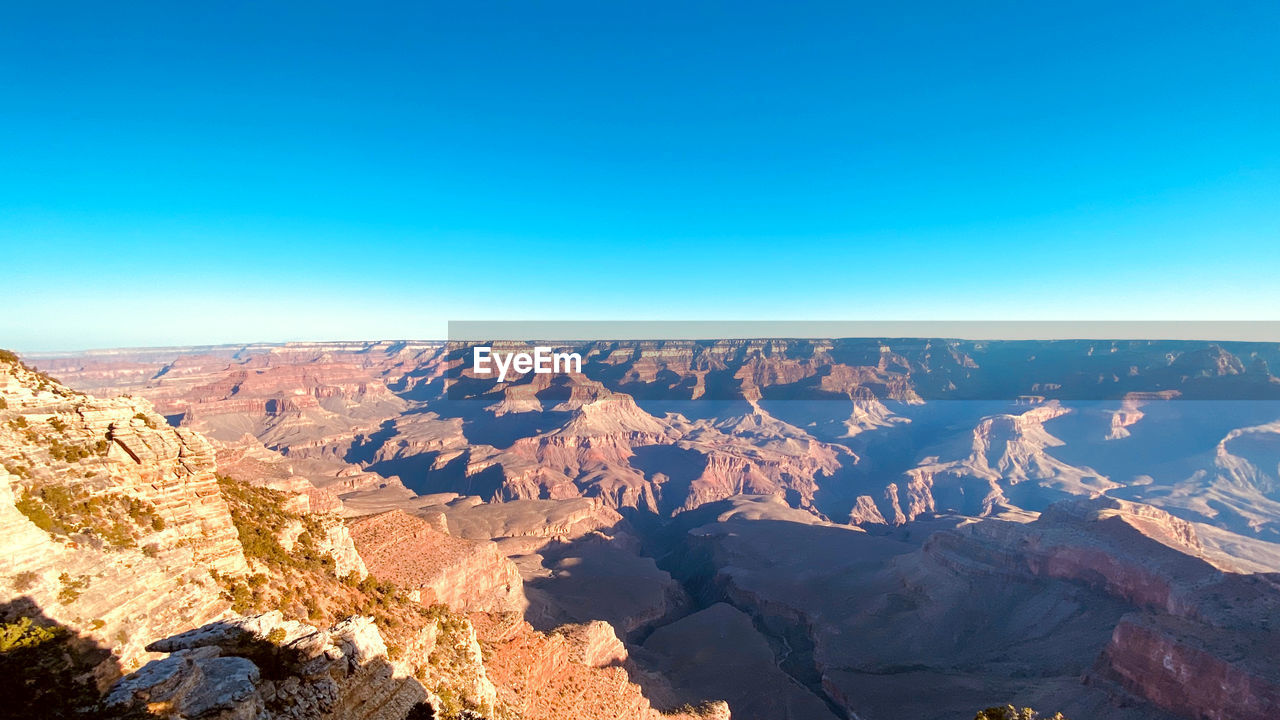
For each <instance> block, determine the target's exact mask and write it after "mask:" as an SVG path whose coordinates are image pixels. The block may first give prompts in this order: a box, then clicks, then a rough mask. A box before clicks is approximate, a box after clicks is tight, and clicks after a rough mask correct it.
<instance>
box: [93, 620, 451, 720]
mask: <svg viewBox="0 0 1280 720" xmlns="http://www.w3.org/2000/svg"><path fill="white" fill-rule="evenodd" d="M151 649H152V650H155V651H157V652H165V653H169V655H168V656H167V657H165V658H163V659H160V660H155V661H152V662H151V663H148V664H147V665H146V666H145V667H143V668H142V669H140V670H138V671H137V672H135V673H133V674H131V675H129V676H127V677H125V678H123V679H121V680H120V681H119V682H118V683H116V685H115V686H114V687H113V688H112V690H111V692H110V693H109V694H108V696H107V702H108V704H109V705H111V706H115V707H140V708H146V709H149V710H150V711H151V712H152V714H154V715H157V716H159V717H166V718H174V719H175V720H176V719H178V718H182V719H184V720H185V719H187V718H191V719H194V718H218V719H219V720H232V719H240V718H244V719H245V720H249V719H252V720H269V719H270V720H275V719H277V718H279V719H281V720H283V719H286V718H287V719H289V720H304V719H305V720H311V719H315V718H333V719H334V720H338V719H346V718H351V719H355V720H402V719H403V718H404V717H405V716H406V715H407V714H408V713H409V711H410V710H411V709H412V708H414V707H415V706H417V705H419V704H434V706H435V707H439V700H438V698H435V699H433V698H431V697H430V693H428V691H427V690H426V688H424V687H423V686H422V684H421V683H420V682H419V681H418V680H417V679H416V678H414V677H413V675H412V674H411V673H410V672H409V668H407V667H405V666H403V665H399V664H397V663H395V662H393V661H391V660H390V659H389V658H388V656H387V646H386V643H384V642H383V639H382V636H381V634H380V633H379V632H378V629H377V627H376V626H375V625H374V624H373V619H372V618H369V617H353V618H350V619H348V620H345V621H343V622H341V623H339V624H337V625H335V626H334V627H332V628H329V629H328V630H319V629H317V628H314V627H312V626H310V625H306V624H304V623H299V622H293V621H285V620H284V619H283V618H282V617H281V615H280V613H278V612H273V613H267V614H265V615H257V616H252V617H245V618H237V619H234V620H228V621H224V622H219V623H214V624H211V625H207V626H204V627H201V628H197V629H195V630H192V631H189V632H186V633H182V634H180V635H176V636H174V637H170V638H166V639H163V640H158V641H156V642H154V643H152V645H151Z"/></svg>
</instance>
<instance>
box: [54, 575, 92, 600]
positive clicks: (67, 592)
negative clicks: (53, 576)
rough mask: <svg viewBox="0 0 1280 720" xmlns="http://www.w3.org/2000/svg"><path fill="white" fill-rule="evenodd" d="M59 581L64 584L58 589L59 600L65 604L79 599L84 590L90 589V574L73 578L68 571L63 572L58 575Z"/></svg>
mask: <svg viewBox="0 0 1280 720" xmlns="http://www.w3.org/2000/svg"><path fill="white" fill-rule="evenodd" d="M58 582H59V583H61V584H62V588H61V589H59V590H58V602H60V603H62V604H63V605H70V604H71V603H73V602H75V601H76V600H79V599H80V596H81V595H82V594H84V591H85V590H88V589H89V576H88V575H80V576H77V577H74V578H73V577H71V575H70V574H68V573H62V574H61V575H59V576H58Z"/></svg>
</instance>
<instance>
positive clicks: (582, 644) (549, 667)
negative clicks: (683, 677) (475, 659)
mask: <svg viewBox="0 0 1280 720" xmlns="http://www.w3.org/2000/svg"><path fill="white" fill-rule="evenodd" d="M473 621H475V622H476V623H477V632H478V633H479V635H480V638H481V640H482V641H483V642H484V644H485V646H486V647H487V648H489V660H488V662H487V663H486V665H487V667H488V668H489V672H490V676H491V677H492V678H493V681H494V684H495V685H496V686H497V687H498V695H499V698H500V699H501V700H502V701H503V702H504V703H505V704H506V706H507V707H509V708H511V709H512V710H513V711H514V712H515V713H517V714H518V716H519V717H521V718H523V720H562V719H563V718H582V719H583V720H588V719H590V720H695V718H717V719H727V718H728V717H729V709H728V707H727V706H725V705H724V703H715V704H711V705H708V706H706V707H704V708H702V709H699V710H691V711H688V712H684V711H673V712H671V713H669V714H665V713H659V712H658V710H656V709H654V707H653V706H652V705H651V704H650V701H649V699H648V698H647V697H646V696H645V694H644V692H643V691H642V690H641V688H640V686H639V685H636V684H635V683H633V682H632V681H631V679H630V677H629V675H628V672H627V670H626V669H625V668H623V667H621V666H619V665H618V664H614V663H612V662H611V663H610V664H607V665H605V666H601V665H600V663H601V662H603V661H605V660H611V657H610V656H612V655H615V654H616V653H617V650H616V647H615V646H613V645H612V643H611V642H609V641H608V635H611V634H612V633H611V632H609V633H606V632H604V628H601V627H599V625H596V624H594V623H593V624H592V626H588V627H585V628H584V627H572V628H567V629H566V630H565V632H559V631H557V632H554V633H551V634H544V633H540V632H537V631H536V630H534V629H533V628H532V627H531V626H530V625H529V624H528V623H526V622H524V621H522V620H520V619H519V617H516V616H511V615H503V616H498V615H488V616H473ZM601 625H603V623H601ZM605 627H607V625H606V626H605ZM615 640H616V637H615ZM611 648H612V649H611ZM704 713H705V714H704Z"/></svg>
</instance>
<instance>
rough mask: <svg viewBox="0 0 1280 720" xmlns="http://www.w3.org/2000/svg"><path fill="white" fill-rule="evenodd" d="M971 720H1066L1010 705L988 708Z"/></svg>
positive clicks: (1060, 716)
mask: <svg viewBox="0 0 1280 720" xmlns="http://www.w3.org/2000/svg"><path fill="white" fill-rule="evenodd" d="M973 720H1067V719H1066V718H1065V717H1063V716H1062V713H1054V714H1053V715H1041V714H1040V713H1038V712H1036V711H1035V710H1032V709H1031V708H1028V707H1024V708H1016V707H1014V706H1012V705H1005V706H1004V707H989V708H987V709H986V710H982V711H979V712H978V714H977V715H975V716H973Z"/></svg>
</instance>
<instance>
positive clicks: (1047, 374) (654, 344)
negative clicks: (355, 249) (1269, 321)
mask: <svg viewBox="0 0 1280 720" xmlns="http://www.w3.org/2000/svg"><path fill="white" fill-rule="evenodd" d="M475 345H478V344H465V343H444V342H369V343H293V344H282V345H246V346H209V347H201V348H173V349H156V350H136V351H134V350H119V351H97V352H86V353H76V354H64V355H46V356H29V357H24V358H23V361H24V362H26V363H27V364H28V365H30V366H31V367H32V368H34V369H27V368H24V367H23V366H21V365H20V364H16V363H11V364H10V368H11V370H10V371H9V375H8V376H7V377H6V378H5V379H4V382H5V383H7V384H6V385H4V386H3V387H0V391H3V393H4V397H5V398H6V405H5V406H4V409H0V416H3V418H4V420H5V422H6V423H9V424H7V425H5V426H4V427H5V430H4V431H3V432H4V435H3V437H0V440H2V441H3V442H0V450H2V451H3V452H4V453H5V458H6V459H5V460H4V462H5V473H6V476H7V478H8V480H7V485H6V486H5V488H7V489H4V488H0V490H2V491H3V493H5V494H0V546H2V547H4V548H5V552H6V555H5V556H4V558H5V563H6V564H4V565H0V576H5V577H7V578H19V577H21V578H23V579H31V578H33V577H34V578H35V579H34V580H33V581H32V583H31V584H30V585H28V584H27V583H23V585H24V590H23V591H22V592H21V593H18V592H17V591H16V590H13V591H10V594H11V595H13V597H12V598H11V600H10V602H11V603H17V602H18V601H21V602H23V603H26V605H28V606H34V607H38V608H39V609H40V611H41V613H43V614H44V616H45V617H46V618H47V620H48V621H50V622H53V623H56V624H57V625H59V626H61V627H66V628H71V629H73V630H74V631H75V632H76V633H77V634H79V635H82V636H84V637H86V638H91V639H92V640H93V641H94V642H95V643H97V644H98V645H100V646H102V647H104V648H109V649H110V655H111V657H112V660H111V662H108V663H105V664H100V666H97V667H96V668H95V670H94V672H95V673H96V675H95V677H98V678H99V680H98V684H99V685H101V686H102V688H103V689H104V690H105V689H109V688H110V687H111V686H112V684H113V683H114V684H115V687H116V688H117V690H116V691H115V694H110V695H108V697H115V698H132V700H130V702H135V703H137V702H141V703H142V704H143V705H148V704H150V705H153V706H156V707H158V706H159V705H163V704H165V703H170V704H173V705H174V707H197V708H202V707H203V706H202V705H201V703H205V702H206V701H207V700H208V698H209V697H210V696H215V697H222V696H223V695H226V693H222V694H219V693H218V692H215V691H213V690H211V689H210V688H214V687H222V686H223V685H225V686H226V687H239V688H241V689H242V690H243V691H244V692H239V693H238V695H243V696H244V697H243V698H242V699H241V700H236V701H235V702H232V703H231V704H230V705H227V706H226V707H222V706H219V707H220V708H221V709H218V710H216V712H225V713H232V714H229V715H227V717H231V716H233V714H234V713H241V715H238V716H237V717H239V716H243V717H255V716H259V715H262V714H263V713H268V714H269V713H277V714H279V713H287V712H302V711H298V710H296V709H297V708H299V707H305V708H309V709H308V710H307V711H306V712H307V713H310V714H309V715H305V716H316V717H320V716H334V717H339V716H351V717H357V716H360V717H404V716H405V715H407V714H408V713H410V712H412V711H413V709H414V708H415V707H419V704H422V706H424V707H427V706H429V707H431V708H433V712H441V713H446V714H447V713H449V712H455V714H456V713H460V712H462V710H460V709H458V708H456V707H455V705H457V704H458V703H460V702H461V701H460V700H459V698H464V697H465V698H466V699H467V701H466V703H463V705H465V709H466V712H474V713H481V714H482V715H481V716H485V717H493V716H495V713H496V712H497V710H498V709H499V708H501V709H502V711H503V712H511V713H515V714H514V715H512V717H528V718H535V717H537V718H548V720H550V719H551V718H569V717H575V718H576V717H628V718H637V719H638V718H650V717H657V716H658V715H657V714H658V712H659V710H661V711H662V712H665V713H667V715H666V716H667V717H671V716H672V714H673V713H674V714H675V715H676V716H678V715H679V713H682V712H683V713H686V714H697V713H702V715H699V716H701V717H727V716H728V715H730V714H731V715H732V717H733V718H736V719H742V718H746V719H748V720H750V719H753V718H760V719H765V718H770V719H771V718H794V719H796V720H803V719H808V718H813V719H815V720H819V719H821V718H853V717H856V718H860V719H861V720H880V719H884V720H889V719H890V718H902V717H908V718H922V719H930V720H931V719H933V718H937V719H939V720H941V719H942V718H957V717H971V716H972V715H973V713H974V712H975V711H977V710H978V709H980V708H983V707H988V706H992V705H1003V704H1005V703H1012V704H1015V705H1018V706H1030V707H1035V708H1039V709H1042V710H1045V711H1049V712H1050V713H1051V712H1053V711H1061V712H1063V713H1064V714H1065V715H1066V716H1067V717H1069V718H1077V719H1078V718H1116V719H1117V720H1130V719H1133V720H1138V719H1140V718H1151V719H1159V720H1164V719H1165V718H1174V717H1185V718H1212V719H1214V720H1218V719H1225V718H1241V719H1244V720H1253V719H1254V718H1259V719H1260V718H1267V717H1274V716H1276V714H1277V713H1280V670H1278V668H1277V667H1276V664H1275V663H1274V661H1273V658H1274V657H1277V656H1280V644H1278V643H1280V636H1277V634H1276V630H1275V629H1273V628H1272V627H1271V621H1270V618H1272V617H1274V616H1275V613H1276V611H1277V610H1278V609H1280V544H1277V543H1278V542H1280V379H1277V378H1276V377H1275V376H1273V375H1272V374H1271V371H1270V368H1272V367H1275V363H1276V362H1280V347H1277V346H1276V345H1274V344H1265V343H1203V342H1190V341H1178V342H1173V341H1170V342H1156V341H1143V342H1133V341H1054V342H1039V343H1037V342H1022V341H1019V342H994V341H992V342H978V341H958V340H945V339H849V340H717V341H616V342H590V343H574V344H565V345H556V344H551V343H548V345H551V346H552V347H553V349H554V350H555V351H557V352H575V353H578V354H579V355H580V356H581V358H582V366H581V370H582V372H580V373H565V374H547V373H529V374H526V375H523V376H519V377H507V378H506V380H507V381H506V382H502V381H499V380H498V378H497V376H496V374H494V373H476V372H475V371H474V370H475V369H474V367H473V364H472V357H473V347H474V346H475ZM36 370H38V371H39V372H37V371H36ZM45 373H47V375H46V374H45ZM50 376H52V377H56V378H58V379H59V381H60V382H59V381H54V380H53V379H52V377H50ZM80 393H92V394H93V396H96V397H90V396H87V395H82V394H80ZM19 417H21V418H22V419H23V423H22V425H23V426H22V427H18V426H17V419H18V418H19ZM53 419H57V422H56V423H53V424H51V422H52V420H53ZM100 442H101V443H103V444H101V445H99V443H100ZM71 447H74V448H83V450H75V451H73V450H68V449H67V448H71ZM82 452H83V453H85V454H86V455H85V457H79V455H80V454H81V453H82ZM68 458H70V460H68ZM50 486H56V487H66V488H68V492H70V493H71V494H72V496H73V497H75V498H79V497H80V495H78V494H77V493H83V494H84V495H85V496H86V497H87V496H93V497H103V498H109V499H107V500H102V501H99V503H98V505H99V506H102V507H105V508H106V509H105V510H101V513H105V515H102V517H106V518H108V519H109V520H110V524H109V526H108V530H109V532H107V533H106V534H107V535H110V536H111V537H113V538H116V539H117V542H115V544H112V543H110V542H108V543H106V544H105V545H103V541H102V540H101V535H102V534H103V533H99V532H89V536H91V537H92V538H96V539H94V540H93V541H92V542H91V541H90V540H89V539H84V538H81V536H83V535H84V534H85V533H86V532H88V531H87V530H84V529H82V528H67V527H61V526H59V527H49V528H44V527H41V526H40V524H39V523H36V522H33V521H32V517H31V512H32V511H33V507H34V509H35V510H39V509H41V507H39V503H40V502H43V503H44V504H45V505H49V501H48V499H45V500H40V498H43V497H44V496H43V495H41V493H42V492H43V489H44V488H48V487H50ZM117 496H118V497H117ZM50 497H51V498H52V499H53V500H55V501H60V498H61V495H59V493H58V492H53V493H51V494H50ZM131 502H132V503H134V504H132V505H131V504H130V503H131ZM264 503H266V504H267V505H270V503H275V505H270V506H271V507H277V506H278V507H279V508H280V509H279V510H278V511H272V513H270V515H272V516H276V515H278V516H279V518H280V520H279V522H276V523H274V524H273V525H271V526H270V528H268V529H269V530H270V533H268V534H269V535H270V537H271V538H274V540H272V541H265V540H264V542H265V543H266V545H267V546H268V549H269V550H270V552H269V553H268V554H267V555H266V556H265V557H267V558H269V560H268V561H265V562H266V564H264V561H263V560H262V557H264V556H263V552H264V551H263V548H262V547H261V546H260V545H261V544H260V543H257V544H246V543H244V542H243V541H244V540H245V536H244V534H243V531H242V532H240V533H239V540H240V541H241V542H237V525H236V522H235V521H236V519H237V518H239V519H240V520H241V521H242V526H241V528H240V529H241V530H243V522H245V520H244V518H246V517H247V514H246V513H247V509H254V508H257V509H260V508H262V507H265V506H266V505H264ZM72 504H73V505H74V503H72ZM117 506H118V508H119V509H118V511H117V510H115V509H114V508H116V507H117ZM59 507H61V506H59ZM131 508H132V509H133V514H132V515H133V516H137V519H135V518H134V517H133V516H131V515H130V513H129V510H130V509H131ZM50 509H51V508H50ZM153 516H154V517H158V518H161V519H162V521H161V522H160V523H154V522H153V521H152V519H151V518H152V517H153ZM117 525H119V526H121V527H122V528H123V529H120V530H117V529H116V526H117ZM157 528H162V529H157ZM126 536H127V539H126ZM254 537H255V538H256V537H257V536H254ZM272 543H276V544H278V545H279V548H281V549H280V550H276V549H275V548H276V544H272ZM99 545H102V546H99ZM280 553H284V555H280ZM286 556H287V557H289V558H297V557H303V558H306V561H305V562H303V561H301V560H288V562H285V560H280V558H284V557H286ZM272 562H274V563H277V564H276V565H274V566H270V567H268V566H269V565H270V563H272ZM280 563H284V564H280ZM299 563H301V564H299ZM271 567H276V568H277V569H275V570H271ZM201 569H203V572H201ZM209 571H213V572H212V574H211V573H210V572H209ZM64 573H65V574H66V577H68V578H70V582H71V584H72V585H73V586H75V585H76V583H78V582H79V579H80V578H89V579H90V580H89V581H88V582H89V584H88V586H87V587H86V588H84V589H82V590H80V591H79V592H80V598H81V599H78V600H76V601H75V602H72V603H63V602H61V600H60V597H62V598H63V599H65V597H66V595H65V594H64V590H65V589H66V585H67V582H66V581H62V580H60V579H59V578H61V577H62V575H63V574H64ZM273 573H274V574H273ZM277 576H278V577H277ZM255 577H265V578H267V579H266V580H261V581H257V582H259V583H261V585H259V586H257V587H250V584H249V580H248V579H250V578H255ZM236 578H242V580H237V579H236ZM290 581H291V582H293V583H294V584H295V585H297V586H306V587H308V588H311V589H312V590H314V591H320V590H323V591H324V592H325V593H327V594H328V595H329V597H330V599H326V600H324V601H322V602H317V601H315V600H312V601H311V603H310V605H311V606H313V607H309V606H308V603H307V600H306V598H304V597H300V596H299V594H298V593H296V592H292V591H286V587H287V586H288V584H289V582H290ZM135 582H137V583H140V585H139V586H138V588H141V587H148V588H151V591H150V592H139V591H138V588H135V587H134V585H133V583H135ZM73 589H74V588H73ZM126 595H127V597H126ZM333 598H337V599H338V600H334V599H333ZM339 600H340V601H341V602H339ZM342 603H346V605H342ZM340 606H341V607H340ZM290 608H296V610H295V611H294V613H293V614H292V615H291V614H290ZM415 608H417V609H416V610H415ZM348 609H355V610H371V609H378V612H380V613H383V614H385V615H386V617H383V618H382V620H381V621H378V620H376V619H375V620H374V621H370V623H364V624H361V622H360V621H357V620H353V619H352V618H353V617H354V618H357V619H358V618H359V617H363V615H360V614H359V613H351V614H350V615H348V614H346V612H347V610H348ZM419 610H420V611H421V612H419ZM282 611H283V613H284V614H283V615H273V614H272V613H281V612H282ZM366 615H367V614H366ZM286 616H288V617H286ZM377 617H381V616H377ZM387 618H392V619H394V621H395V622H394V623H391V622H389V621H388V620H387ZM98 623H102V624H101V625H98ZM344 623H345V624H344ZM353 623H354V624H353ZM229 628H230V629H229ZM121 630H125V631H126V634H127V635H128V636H129V637H128V639H127V640H125V641H122V640H120V639H119V638H118V637H117V635H118V634H119V632H120V631H121ZM191 632H203V633H204V634H203V635H201V636H200V637H203V638H206V639H201V640H199V641H198V642H195V641H190V640H181V641H179V640H166V639H167V638H190V637H191V636H190V635H184V633H191ZM281 633H283V635H282V634H281ZM375 635H376V636H377V637H376V638H375V637H374V636H375ZM207 638H214V639H207ZM246 638H249V639H247V640H246ZM269 639H270V640H272V642H270V643H269V644H270V645H271V646H272V647H273V648H279V647H283V648H287V649H288V653H287V654H288V657H289V663H287V666H288V669H289V672H288V673H284V674H280V673H277V675H278V676H277V677H272V678H266V677H265V675H267V674H269V673H266V672H264V669H263V667H260V666H259V664H258V663H255V659H258V660H260V659H261V657H262V655H261V653H262V648H261V647H259V646H260V645H261V644H262V643H263V642H267V641H268V640H269ZM441 646H449V647H452V648H454V650H452V651H451V652H450V654H449V657H450V658H451V660H450V662H449V663H444V664H442V663H440V662H439V660H440V657H441V652H438V648H439V647H441ZM272 652H273V653H276V655H278V654H279V653H278V652H277V651H275V650H272ZM273 657H275V655H273ZM433 657H434V658H436V661H435V662H433V661H432V658H433ZM240 660H243V661H244V662H239V661H240ZM156 663H161V664H162V665H159V666H157V665H156ZM245 663H249V665H252V666H253V667H256V668H257V671H256V672H257V675H256V676H255V675H254V670H252V669H250V667H248V666H246V664H245ZM265 665H266V666H268V667H274V665H272V663H265ZM147 668H152V669H151V670H147ZM278 669H279V668H277V670H278ZM134 671H137V672H140V673H143V675H141V676H139V675H137V674H136V673H134ZM130 673H134V674H130ZM121 676H125V679H124V680H119V677H121ZM161 676H163V677H161ZM288 676H297V677H307V678H311V679H312V680H310V681H308V682H307V683H303V685H302V686H296V683H295V684H294V685H290V687H291V688H292V689H291V690H289V691H287V692H286V693H285V694H284V695H282V688H284V686H285V684H287V683H288V680H287V677H288ZM210 678H214V680H210ZM323 678H329V680H323ZM220 683H221V684H220ZM317 686H324V687H328V688H330V689H329V690H328V691H326V693H325V694H323V695H322V696H311V695H308V696H306V697H303V696H302V695H299V694H298V692H299V690H298V687H307V688H313V687H317ZM166 687H181V688H183V690H182V692H181V693H177V692H174V693H171V694H168V695H165V694H164V693H165V692H168V691H167V690H163V689H164V688H166ZM122 688H123V689H122ZM157 688H159V689H157ZM162 690H163V692H162ZM288 692H292V693H294V694H293V695H288V694H287V693H288ZM307 692H312V691H311V690H308V691H307ZM360 693H365V695H366V697H364V698H363V699H358V696H359V694H360ZM231 694H232V695H237V693H231ZM304 694H305V693H304ZM284 698H292V700H290V702H285V701H284ZM375 706H376V707H375ZM287 708H294V710H288V709H287ZM358 708H363V709H358ZM183 712H186V711H183ZM200 712H206V710H204V709H202V710H200ZM208 712H214V711H213V710H208ZM255 713H256V714H257V715H255ZM326 713H327V714H328V715H326ZM335 713H337V714H335ZM187 714H188V715H191V716H196V715H198V713H194V711H193V712H191V713H187ZM210 716H213V715H210ZM280 716H287V715H280ZM301 716H304V715H299V717H301ZM457 716H458V717H462V715H457Z"/></svg>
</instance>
